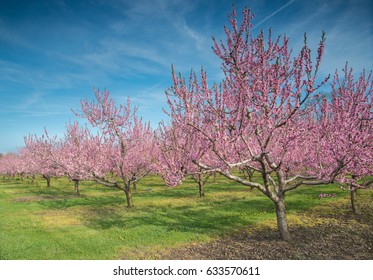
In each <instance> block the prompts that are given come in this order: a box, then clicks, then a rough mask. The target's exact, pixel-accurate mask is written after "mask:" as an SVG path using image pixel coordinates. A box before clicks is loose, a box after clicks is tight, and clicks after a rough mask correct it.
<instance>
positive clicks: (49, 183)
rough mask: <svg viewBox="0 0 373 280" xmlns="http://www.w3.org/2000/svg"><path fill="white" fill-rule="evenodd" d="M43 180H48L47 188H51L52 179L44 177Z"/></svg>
mask: <svg viewBox="0 0 373 280" xmlns="http://www.w3.org/2000/svg"><path fill="white" fill-rule="evenodd" d="M43 178H44V179H45V180H47V188H50V186H51V177H49V176H45V175H44V176H43Z"/></svg>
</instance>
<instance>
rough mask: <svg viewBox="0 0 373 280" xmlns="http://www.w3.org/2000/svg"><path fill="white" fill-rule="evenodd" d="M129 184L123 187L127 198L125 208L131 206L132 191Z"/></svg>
mask: <svg viewBox="0 0 373 280" xmlns="http://www.w3.org/2000/svg"><path fill="white" fill-rule="evenodd" d="M130 186H131V185H128V186H125V187H124V190H123V191H124V193H125V194H126V199H127V208H132V207H133V202H132V193H131V188H130Z"/></svg>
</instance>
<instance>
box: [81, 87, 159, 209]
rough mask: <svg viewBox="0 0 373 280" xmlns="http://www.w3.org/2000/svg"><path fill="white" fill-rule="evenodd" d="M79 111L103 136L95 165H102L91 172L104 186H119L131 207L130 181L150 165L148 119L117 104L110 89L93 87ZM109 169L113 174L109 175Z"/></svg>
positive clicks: (135, 178) (145, 173)
mask: <svg viewBox="0 0 373 280" xmlns="http://www.w3.org/2000/svg"><path fill="white" fill-rule="evenodd" d="M81 110H82V112H81V113H76V114H77V115H78V116H81V117H84V118H86V119H87V120H88V121H89V122H90V124H91V125H92V126H93V127H97V128H99V130H100V131H101V133H102V135H103V137H104V138H105V141H106V143H107V144H106V145H105V150H103V151H101V159H100V161H97V162H96V163H97V165H99V166H101V167H102V168H101V169H97V170H96V171H95V172H93V177H94V180H96V181H97V182H98V183H100V184H103V185H104V186H107V187H114V188H117V189H120V190H122V191H123V192H124V193H125V195H126V200H127V207H133V202H132V192H131V188H130V186H131V184H133V183H135V182H137V181H138V180H140V179H141V178H143V177H144V176H145V175H147V174H148V173H149V172H151V171H152V169H153V165H152V164H153V153H152V151H153V132H152V130H151V127H150V124H149V123H143V122H142V120H141V118H138V117H137V116H136V110H137V108H135V109H131V105H130V99H129V98H128V100H127V104H126V105H125V106H124V105H121V104H120V105H119V106H117V105H116V104H115V102H114V100H113V99H111V98H110V96H109V92H108V91H104V92H100V91H99V90H95V100H94V101H92V102H90V101H88V100H87V99H86V100H84V101H81ZM108 173H113V174H115V176H116V178H120V180H119V179H116V178H112V179H109V178H108V177H107V176H106V175H107V174H108Z"/></svg>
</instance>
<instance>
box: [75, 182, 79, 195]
mask: <svg viewBox="0 0 373 280" xmlns="http://www.w3.org/2000/svg"><path fill="white" fill-rule="evenodd" d="M74 191H75V193H76V194H77V195H80V193H79V180H74Z"/></svg>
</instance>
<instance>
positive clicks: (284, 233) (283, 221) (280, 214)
mask: <svg viewBox="0 0 373 280" xmlns="http://www.w3.org/2000/svg"><path fill="white" fill-rule="evenodd" d="M275 205H276V217H277V228H278V231H279V233H280V238H281V239H282V240H290V239H291V236H290V232H289V227H288V221H287V218H286V208H285V199H284V198H283V197H282V198H280V199H279V201H277V202H275Z"/></svg>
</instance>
